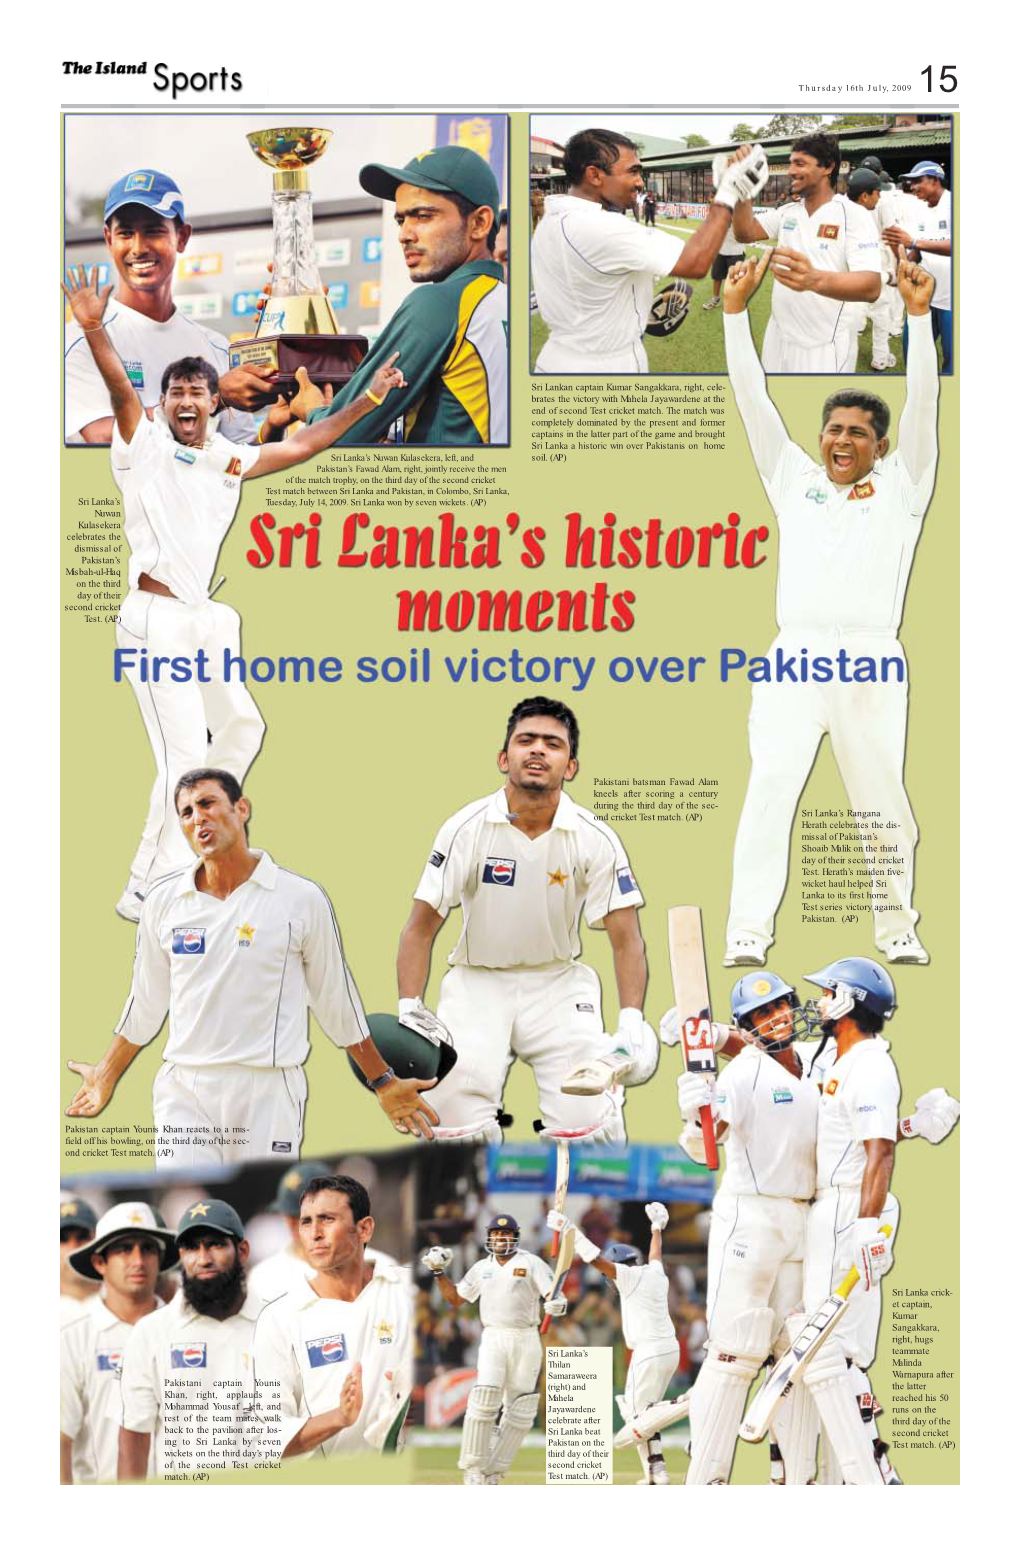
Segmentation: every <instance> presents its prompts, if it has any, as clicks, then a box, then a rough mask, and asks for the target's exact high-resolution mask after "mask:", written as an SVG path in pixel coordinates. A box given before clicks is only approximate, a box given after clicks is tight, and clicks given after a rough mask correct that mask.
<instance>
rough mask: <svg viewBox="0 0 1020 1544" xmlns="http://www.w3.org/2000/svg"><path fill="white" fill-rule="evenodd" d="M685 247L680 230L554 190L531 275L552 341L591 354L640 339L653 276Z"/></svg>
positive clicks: (534, 242)
mask: <svg viewBox="0 0 1020 1544" xmlns="http://www.w3.org/2000/svg"><path fill="white" fill-rule="evenodd" d="M683 248H684V244H683V242H682V241H681V240H680V238H679V237H678V236H673V235H670V234H669V232H668V231H663V230H657V229H656V228H655V227H654V226H639V225H636V224H635V223H634V221H633V220H630V219H628V218H626V217H625V216H623V215H622V214H619V213H618V212H617V211H616V210H611V209H603V207H602V205H601V204H595V203H592V202H591V200H590V199H587V198H575V197H574V196H573V194H569V193H554V194H550V195H549V196H548V197H547V198H546V201H545V212H544V214H543V216H542V218H541V220H540V221H539V223H538V226H537V228H536V230H535V233H534V235H533V236H532V238H531V282H532V285H533V287H534V291H535V295H536V298H537V300H538V309H539V311H540V312H541V315H542V320H543V321H544V322H545V324H546V326H547V327H548V328H549V341H550V342H551V343H555V344H561V345H562V346H563V347H565V348H568V349H571V350H573V351H574V352H575V353H582V354H591V355H592V356H598V355H600V354H612V353H617V352H619V351H620V350H621V349H626V348H629V347H630V346H631V345H633V344H640V342H641V338H642V335H643V333H644V330H645V325H646V323H647V321H648V313H649V311H650V309H651V305H652V300H653V297H654V294H655V279H656V276H657V275H659V274H666V273H672V271H673V269H674V267H675V266H676V264H677V262H678V261H679V259H680V254H681V253H682V251H683Z"/></svg>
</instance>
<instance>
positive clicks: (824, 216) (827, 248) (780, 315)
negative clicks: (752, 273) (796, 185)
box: [756, 193, 882, 348]
mask: <svg viewBox="0 0 1020 1544" xmlns="http://www.w3.org/2000/svg"><path fill="white" fill-rule="evenodd" d="M756 218H757V221H758V224H759V225H760V226H761V228H762V230H763V231H764V232H765V234H766V236H767V237H768V239H769V240H770V241H772V240H775V241H776V243H777V245H778V246H781V247H792V248H793V249H794V250H795V251H797V252H803V253H805V255H806V256H807V258H808V261H809V262H810V263H811V266H812V267H813V268H820V269H822V270H823V271H824V272H826V273H863V272H866V271H868V270H872V271H874V272H875V273H880V272H881V268H882V260H881V257H880V255H879V250H878V236H877V234H876V231H875V224H874V221H873V220H872V219H871V217H870V215H869V214H868V211H867V210H866V209H862V208H861V207H860V206H859V205H857V204H852V203H851V202H850V200H849V199H848V198H844V197H843V195H842V194H840V193H837V194H836V196H835V197H834V198H832V199H830V200H829V202H828V203H827V204H822V205H821V207H820V208H818V209H816V210H815V212H814V214H808V212H807V208H806V207H805V205H804V204H803V203H793V204H782V205H780V207H779V208H778V209H765V210H763V211H762V212H761V213H760V214H759V215H757V216H756ZM772 318H773V320H774V322H775V324H776V327H777V328H778V329H779V332H780V334H781V335H782V337H783V338H784V339H785V340H786V341H787V342H789V343H792V344H793V345H794V346H795V347H797V348H819V347H820V346H821V345H822V344H823V343H831V342H833V340H834V339H835V337H836V334H837V333H838V332H839V331H840V330H843V329H846V328H848V327H850V326H852V325H853V319H854V313H853V310H852V307H851V306H850V305H848V304H847V302H846V301H843V300H833V299H830V298H829V297H828V296H826V295H816V294H815V293H814V292H813V291H809V290H792V289H787V287H786V285H784V284H780V283H779V282H778V281H777V282H776V283H775V284H773V286H772Z"/></svg>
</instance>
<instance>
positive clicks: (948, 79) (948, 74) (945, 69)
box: [921, 64, 956, 91]
mask: <svg viewBox="0 0 1020 1544" xmlns="http://www.w3.org/2000/svg"><path fill="white" fill-rule="evenodd" d="M955 70H956V65H955V64H944V65H943V66H942V71H941V73H940V75H939V90H940V91H955V90H956V75H955V73H954V72H955ZM921 74H922V75H923V76H924V78H925V80H927V82H928V90H929V91H934V89H935V88H934V86H933V84H932V80H933V76H934V71H933V69H932V66H931V65H930V64H928V65H925V67H924V69H923V70H922V71H921Z"/></svg>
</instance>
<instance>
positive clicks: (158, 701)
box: [117, 590, 266, 892]
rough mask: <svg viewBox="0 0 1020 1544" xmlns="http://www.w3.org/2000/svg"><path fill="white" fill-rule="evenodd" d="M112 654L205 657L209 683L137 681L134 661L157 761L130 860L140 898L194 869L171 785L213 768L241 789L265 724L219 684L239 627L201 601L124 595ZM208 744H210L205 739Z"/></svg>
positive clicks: (227, 611)
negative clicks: (226, 774)
mask: <svg viewBox="0 0 1020 1544" xmlns="http://www.w3.org/2000/svg"><path fill="white" fill-rule="evenodd" d="M117 647H118V648H120V649H136V650H137V649H141V648H145V649H147V650H148V656H147V660H148V664H149V666H150V668H151V665H152V661H153V658H154V657H155V656H156V655H166V656H168V657H170V658H171V659H173V658H176V657H178V656H184V657H186V658H188V659H190V660H191V661H192V669H194V668H195V667H194V660H195V656H196V653H197V651H198V650H199V649H204V650H205V653H206V656H207V659H208V665H207V670H206V673H207V674H208V676H209V677H210V679H209V681H208V682H199V681H195V680H191V681H179V682H175V681H171V680H170V679H169V672H168V671H167V672H166V673H165V674H164V673H161V679H160V680H158V681H152V680H148V681H143V680H142V678H141V670H140V669H139V668H138V667H139V662H140V656H139V655H137V654H136V655H135V656H134V663H133V666H132V668H131V669H129V670H127V672H126V674H127V678H128V680H129V681H130V682H131V687H132V690H133V691H134V694H135V697H136V699H137V701H138V708H139V711H140V712H141V715H142V722H143V724H144V725H145V732H146V734H147V735H148V737H149V744H150V745H151V747H152V754H153V756H154V757H155V760H156V781H155V783H154V784H153V786H152V793H151V795H150V797H149V812H148V815H147V817H146V821H145V828H144V830H143V832H142V839H141V841H140V843H139V844H138V850H137V852H136V853H135V855H134V858H133V859H132V860H131V880H130V887H131V888H132V889H138V890H141V891H143V892H144V891H145V890H146V889H147V888H148V887H149V886H150V885H152V884H153V883H154V881H155V880H157V879H161V878H162V877H163V875H164V874H170V873H172V872H173V871H174V870H175V869H179V868H183V867H184V866H185V865H187V864H190V863H193V862H194V856H195V855H194V853H193V852H192V851H191V848H190V847H189V846H188V844H187V842H186V841H185V839H184V834H183V832H182V831H181V828H180V824H179V822H178V820H177V812H176V810H175V809H174V788H175V787H176V785H177V779H178V778H179V777H181V776H182V775H183V774H184V773H185V772H193V771H195V769H196V768H197V767H218V768H221V769H222V770H223V771H224V772H231V773H233V775H234V777H236V778H237V780H238V782H239V783H243V782H244V778H245V775H246V773H247V771H248V768H249V767H250V766H251V764H252V762H253V761H254V760H255V757H256V755H257V754H258V749H259V746H260V745H261V743H262V736H263V734H264V733H265V727H266V726H265V724H264V723H263V721H262V716H261V714H260V713H259V710H258V708H257V707H256V706H255V702H254V699H253V698H252V695H251V693H250V692H249V690H248V688H247V686H245V685H244V684H243V683H242V682H240V681H238V680H232V681H229V682H228V681H225V680H224V679H223V651H224V650H225V649H229V650H230V652H231V654H233V655H235V656H237V655H239V654H240V652H241V619H240V617H239V616H238V614H237V612H236V611H234V610H233V608H232V607H230V606H224V605H221V604H220V603H219V602H218V601H212V600H207V601H203V602H202V603H201V604H199V605H185V603H184V602H183V601H179V600H170V599H169V598H168V597H167V596H164V595H151V594H150V593H149V592H148V591H147V590H130V591H129V592H128V594H127V596H126V597H125V599H124V602H123V604H122V606H121V608H120V615H119V616H118V618H117ZM210 737H211V738H210Z"/></svg>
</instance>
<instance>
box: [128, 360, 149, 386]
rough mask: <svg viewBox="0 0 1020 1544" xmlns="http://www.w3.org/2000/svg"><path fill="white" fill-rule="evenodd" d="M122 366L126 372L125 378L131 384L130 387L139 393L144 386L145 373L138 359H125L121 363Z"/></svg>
mask: <svg viewBox="0 0 1020 1544" xmlns="http://www.w3.org/2000/svg"><path fill="white" fill-rule="evenodd" d="M123 365H124V368H125V370H126V371H127V378H128V380H129V381H130V382H131V384H132V386H134V387H135V389H136V390H137V391H141V389H142V387H143V386H144V385H145V371H144V370H143V369H142V361H141V360H140V359H125V360H124V361H123Z"/></svg>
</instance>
